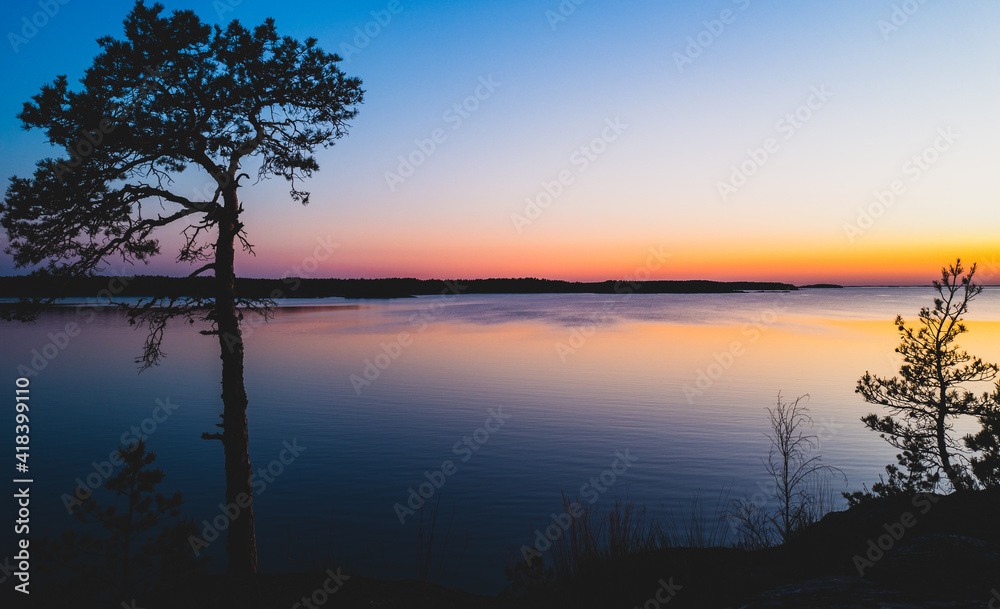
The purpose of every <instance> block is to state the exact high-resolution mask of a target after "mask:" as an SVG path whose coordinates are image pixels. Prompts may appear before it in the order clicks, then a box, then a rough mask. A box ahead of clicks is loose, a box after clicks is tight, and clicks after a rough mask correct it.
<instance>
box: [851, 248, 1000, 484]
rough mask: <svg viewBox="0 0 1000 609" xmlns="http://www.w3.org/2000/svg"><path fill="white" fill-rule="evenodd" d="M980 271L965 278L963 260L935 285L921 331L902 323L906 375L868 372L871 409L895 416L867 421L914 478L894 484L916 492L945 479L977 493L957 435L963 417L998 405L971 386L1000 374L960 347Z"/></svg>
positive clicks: (865, 382) (864, 380)
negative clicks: (877, 407) (955, 430)
mask: <svg viewBox="0 0 1000 609" xmlns="http://www.w3.org/2000/svg"><path fill="white" fill-rule="evenodd" d="M975 272H976V266H975V265H972V267H971V268H970V269H969V272H968V274H963V273H964V269H963V268H962V263H961V260H956V262H955V264H954V265H951V266H949V267H946V268H944V269H942V270H941V281H934V282H933V286H934V289H935V290H936V291H937V293H938V296H937V297H936V298H934V307H933V308H927V307H924V308H922V309H920V314H919V316H918V323H917V324H916V326H909V325H907V324H906V323H905V322H904V321H903V318H902V317H901V316H897V317H896V320H895V324H896V327H897V328H898V330H899V334H900V338H901V342H900V345H899V346H898V347H897V348H896V352H897V353H899V354H900V355H902V357H903V364H902V366H901V367H900V369H899V376H898V377H893V378H890V379H883V378H880V377H877V376H874V375H872V374H871V373H868V372H866V373H865V375H864V376H863V377H861V379H860V380H859V381H858V385H857V389H856V392H857V393H859V394H861V396H862V397H863V398H864V399H865V401H866V402H868V403H871V404H879V405H881V406H885V407H886V408H888V410H889V414H888V415H885V416H881V417H880V416H878V415H876V414H868V415H867V416H865V417H863V418H862V419H861V420H862V421H863V422H864V424H865V425H866V426H867V427H868V428H869V429H871V430H873V431H875V432H877V433H878V434H879V436H881V437H882V438H883V439H885V440H886V441H887V442H889V444H891V445H892V446H894V447H895V448H897V449H899V450H900V451H902V452H901V453H900V454H899V455H897V460H898V461H899V463H900V466H901V467H903V469H905V470H907V473H906V474H904V473H903V472H901V471H900V470H898V468H895V467H894V466H890V467H889V468H887V471H889V474H890V484H891V483H892V482H893V481H894V480H895V481H896V483H897V484H899V483H905V484H909V485H910V486H911V487H913V488H920V489H925V488H927V487H928V486H930V487H931V488H933V487H935V486H936V485H937V482H938V480H939V477H940V476H941V475H943V476H945V477H946V478H947V480H948V481H949V482H950V484H951V486H952V487H953V488H954V489H955V490H956V491H963V490H967V489H970V488H972V487H973V486H974V482H973V481H972V479H971V477H970V475H969V472H968V467H967V463H966V461H967V459H966V458H965V456H964V454H963V453H962V446H961V444H960V443H959V442H958V441H957V440H956V438H954V437H953V435H952V433H951V432H952V429H953V425H954V421H955V419H956V418H958V417H960V416H980V415H981V414H982V413H984V412H986V410H987V409H988V408H989V407H990V405H991V404H992V403H993V401H994V399H995V396H991V395H989V394H987V393H983V394H975V393H973V392H971V391H968V390H966V389H965V388H964V385H965V384H966V383H974V382H981V381H992V380H993V379H994V378H995V377H996V376H997V373H998V371H1000V369H998V367H997V365H996V364H992V363H987V362H984V361H983V360H982V359H980V358H978V357H973V356H971V355H969V354H968V353H966V352H965V351H962V350H960V349H959V347H958V345H957V344H955V341H956V339H957V338H958V336H959V335H961V334H963V333H965V332H966V331H967V329H966V327H965V324H964V323H963V322H962V318H963V316H964V315H965V314H966V313H967V312H968V310H969V303H970V302H971V301H972V300H973V299H974V298H975V297H976V296H977V295H978V294H979V293H980V292H981V291H982V287H980V286H978V285H976V284H975V283H973V276H974V275H975ZM892 470H895V472H894V471H892ZM894 476H895V477H894Z"/></svg>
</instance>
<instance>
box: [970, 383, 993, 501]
mask: <svg viewBox="0 0 1000 609" xmlns="http://www.w3.org/2000/svg"><path fill="white" fill-rule="evenodd" d="M997 392H998V393H1000V387H998V388H997ZM979 422H980V424H981V425H982V427H981V428H980V430H979V431H978V432H977V433H975V434H969V435H967V436H965V438H963V440H964V441H965V445H966V447H968V448H969V450H973V451H976V452H977V455H976V456H973V457H972V458H971V459H970V467H971V469H972V473H973V475H975V476H976V479H977V480H979V483H980V484H982V485H983V486H984V487H986V488H997V487H1000V407H998V406H997V405H996V404H994V405H993V406H992V407H991V408H987V409H985V410H984V411H983V412H982V413H981V414H980V415H979Z"/></svg>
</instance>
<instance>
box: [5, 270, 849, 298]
mask: <svg viewBox="0 0 1000 609" xmlns="http://www.w3.org/2000/svg"><path fill="white" fill-rule="evenodd" d="M840 287H842V286H838V285H834V284H813V285H807V286H801V288H800V287H799V286H795V285H793V284H791V283H781V282H774V281H708V280H675V281H666V280H657V281H624V280H622V281H611V280H608V281H597V282H579V281H561V280H554V279H536V278H520V279H514V278H510V279H468V280H467V279H457V280H442V279H413V278H391V279H301V278H297V277H292V278H286V279H251V278H240V279H237V280H236V291H237V294H238V295H239V296H240V297H242V298H330V297H340V298H411V297H415V296H431V295H441V294H738V293H743V292H791V291H795V290H799V289H806V288H810V289H813V288H840ZM214 290H215V288H214V279H213V278H212V277H195V278H190V277H164V276H155V275H137V276H134V277H117V276H112V277H105V276H94V277H80V278H71V279H55V278H51V277H39V276H31V275H26V276H13V277H0V296H3V297H8V298H18V297H25V298H80V297H108V296H109V295H112V296H115V297H123V298H127V297H182V296H199V297H206V298H210V297H211V296H212V295H213V294H214Z"/></svg>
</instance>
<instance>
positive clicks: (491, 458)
mask: <svg viewBox="0 0 1000 609" xmlns="http://www.w3.org/2000/svg"><path fill="white" fill-rule="evenodd" d="M932 296H933V291H932V290H930V289H924V288H849V289H843V290H805V291H800V292H793V293H754V294H722V295H631V296H629V295H586V294H578V295H483V296H479V295H458V296H455V295H449V296H435V297H421V298H416V299H403V300H395V301H345V300H342V299H324V300H310V301H295V300H292V301H286V302H283V303H281V304H282V306H281V307H280V308H279V309H278V310H277V311H276V315H275V318H274V319H273V320H272V321H270V322H269V323H267V324H252V325H250V326H248V328H247V330H246V333H247V336H246V353H247V354H246V386H247V392H248V394H249V398H250V406H249V411H248V416H249V427H250V449H251V458H252V461H253V464H254V467H255V469H256V470H257V471H259V472H263V471H266V470H267V469H268V467H269V466H270V471H271V475H272V477H271V481H270V482H267V484H266V488H264V489H263V492H260V493H259V494H258V495H257V497H256V499H255V502H256V503H255V512H256V518H257V535H258V544H259V550H260V565H261V569H262V570H265V571H270V572H279V571H292V570H304V569H318V568H320V567H321V566H323V565H329V566H343V567H344V571H345V572H346V573H351V572H363V573H368V574H372V575H375V576H382V577H386V576H388V577H400V578H405V577H414V576H415V575H416V558H415V557H416V550H417V546H418V532H419V531H420V529H421V524H420V522H419V520H420V518H419V516H418V515H406V514H405V513H404V514H403V516H404V522H403V523H402V524H401V523H400V520H399V518H398V514H397V511H396V509H394V506H395V505H396V504H397V503H398V504H401V505H405V504H406V502H407V498H408V490H409V489H410V488H414V489H418V487H419V486H420V485H421V484H422V483H424V482H427V481H428V478H427V477H426V475H427V473H429V474H430V476H431V477H432V478H435V479H436V480H437V481H438V482H439V483H440V481H441V480H442V478H443V480H444V483H443V485H442V486H441V488H440V489H438V490H435V496H434V497H432V498H431V499H430V501H429V502H428V503H429V504H431V505H433V504H435V503H436V502H437V501H438V499H440V507H439V509H438V522H437V524H436V533H435V540H434V544H433V545H434V546H435V548H434V550H435V555H437V553H438V551H444V552H445V554H446V556H447V559H446V560H445V562H444V563H443V564H439V563H438V562H437V560H435V562H434V568H433V569H432V571H431V574H432V575H433V576H435V579H438V580H439V581H442V582H444V583H446V584H450V585H455V586H459V587H463V588H466V589H468V590H472V591H478V592H487V593H495V592H497V591H498V590H499V589H500V588H501V587H502V585H503V584H504V582H505V577H504V574H503V567H504V566H506V565H509V564H510V563H511V561H512V557H513V556H514V555H516V554H517V549H518V548H519V547H520V546H521V545H522V544H529V545H530V544H531V543H532V542H533V538H534V533H533V530H534V529H535V528H538V527H542V526H544V525H546V524H548V518H549V515H550V514H551V513H553V512H558V511H561V508H562V498H561V495H562V493H566V495H567V496H570V497H572V496H579V497H580V498H581V500H587V499H589V498H590V497H593V496H595V495H596V496H599V502H600V504H601V505H604V504H605V503H606V502H608V501H610V500H612V499H613V498H614V497H615V496H624V495H626V494H627V496H628V498H629V499H631V500H633V501H635V502H637V503H640V504H644V505H646V506H647V507H648V508H649V510H650V511H651V512H655V513H670V514H674V515H675V516H677V517H679V518H684V517H686V515H687V514H688V513H689V512H690V507H691V502H692V499H693V498H694V497H695V496H696V495H697V494H699V493H701V494H702V495H703V497H704V500H705V503H706V504H708V507H709V508H713V507H714V503H715V500H716V498H717V497H718V496H719V494H720V493H722V491H723V489H726V488H729V489H730V494H731V496H732V497H736V496H739V495H742V494H744V493H746V494H751V493H754V492H756V491H757V490H758V488H759V487H758V486H757V485H758V483H762V482H765V481H766V477H765V472H764V469H763V466H762V465H761V462H760V458H761V457H763V456H766V454H767V449H768V440H767V438H766V437H765V435H764V434H765V432H766V431H768V426H767V413H766V411H765V407H767V406H769V405H773V404H774V402H775V400H776V398H777V395H778V393H779V391H780V392H781V393H782V395H783V396H784V397H785V398H795V397H797V396H800V395H804V394H809V396H810V397H809V402H808V404H809V406H810V408H811V410H812V413H813V416H814V419H815V420H816V428H815V431H816V432H817V433H819V434H820V435H821V437H822V441H821V446H820V451H821V452H822V454H823V458H824V462H825V463H828V464H830V465H835V466H837V467H839V468H841V469H842V470H843V471H844V472H845V473H846V475H847V476H848V485H847V486H846V487H844V486H842V485H840V484H837V485H835V487H834V489H835V490H836V491H839V490H842V489H844V488H850V489H852V490H854V489H859V488H860V487H861V484H862V483H868V484H870V483H871V482H872V481H873V480H876V479H877V476H878V474H879V473H880V472H881V471H882V468H883V466H884V465H885V464H886V463H889V462H891V461H892V455H893V451H892V450H891V449H890V448H889V447H888V445H886V444H885V443H884V442H883V441H881V440H880V439H879V438H878V437H877V436H876V435H875V434H873V433H871V432H870V431H868V430H866V429H865V428H864V427H863V425H862V424H861V422H860V421H859V417H860V416H862V415H863V414H865V413H867V412H870V411H871V410H872V409H871V407H869V406H868V405H866V404H864V403H863V402H862V401H861V400H860V398H859V397H858V396H857V395H855V394H854V387H855V384H856V383H857V379H858V378H859V377H860V376H861V375H862V374H863V373H864V372H865V371H866V370H867V371H871V372H873V373H877V374H881V375H890V374H892V373H893V372H894V371H895V370H896V369H897V368H898V362H899V360H898V356H896V354H895V353H893V348H894V347H895V346H896V344H898V337H897V334H896V331H895V327H894V326H893V324H892V319H893V318H894V317H895V315H896V314H902V315H903V316H904V318H906V319H909V320H913V319H915V318H916V313H917V311H918V310H919V308H920V307H921V306H926V305H930V303H931V300H932ZM969 319H970V323H969V328H970V333H969V334H966V335H964V336H963V337H962V339H961V344H962V346H963V347H965V348H967V349H968V350H969V351H970V352H972V353H973V354H976V355H979V356H981V357H983V358H984V359H987V360H988V361H997V360H1000V341H997V340H996V339H997V338H998V334H1000V290H996V289H987V290H986V291H984V292H983V294H982V295H980V297H979V298H978V299H977V300H976V301H975V302H974V303H973V309H972V313H971V314H970V316H969ZM67 324H77V325H78V326H79V334H78V335H77V336H73V337H69V338H68V341H67V340H64V339H63V337H61V336H60V332H65V331H66V330H67ZM69 329H70V330H72V329H73V326H69ZM197 329H198V327H197V326H195V327H191V326H188V325H186V324H181V323H177V324H175V325H173V326H171V327H169V328H168V331H167V335H166V341H165V344H164V348H165V351H166V353H167V358H166V360H165V361H164V362H163V364H162V365H160V366H159V367H156V368H153V369H150V370H148V371H146V372H144V373H142V374H137V367H136V364H135V363H134V359H135V357H136V356H137V355H139V354H140V353H141V347H142V343H143V339H144V335H143V334H142V333H141V332H137V331H134V330H132V329H131V328H129V326H128V324H127V322H126V320H125V318H124V316H123V315H122V314H121V313H120V312H119V311H118V310H116V309H110V308H108V309H100V310H98V311H96V312H95V311H94V310H93V309H91V308H86V307H75V306H64V307H60V308H58V309H56V310H53V311H49V312H47V313H45V314H44V315H43V317H42V318H41V319H40V321H39V322H38V323H37V324H33V325H23V324H12V323H4V324H2V325H0V333H2V336H3V343H4V346H5V348H4V350H3V353H2V355H0V366H2V368H3V369H4V370H7V373H6V374H5V377H4V378H5V380H4V384H5V386H6V387H8V389H7V390H8V391H9V392H10V395H12V394H13V390H14V379H15V378H17V376H19V375H18V374H17V372H16V369H17V367H18V366H25V367H27V368H31V367H32V366H33V365H34V366H35V367H39V368H40V367H41V366H42V365H44V368H42V369H40V371H39V372H38V374H37V375H32V376H31V377H30V378H31V404H32V410H31V416H32V420H31V433H32V454H31V468H32V469H31V474H32V476H33V477H34V480H35V486H34V487H33V490H32V492H33V494H34V500H33V504H32V507H33V511H32V534H33V535H38V536H40V535H52V534H56V533H58V532H59V531H62V530H65V529H68V528H73V527H74V526H76V525H75V523H74V521H73V519H72V518H70V517H69V516H68V515H67V513H66V510H65V509H64V506H63V501H62V499H61V496H62V495H63V494H69V493H72V491H73V489H74V487H75V485H76V482H75V480H76V478H77V477H80V478H81V479H86V477H87V476H88V475H99V474H95V472H99V470H101V462H102V461H104V460H106V459H107V458H108V454H109V453H110V452H112V451H113V450H114V449H115V448H116V446H117V445H118V444H119V443H121V442H127V441H129V440H130V439H132V438H134V437H135V433H136V431H138V432H139V433H143V434H144V435H148V439H147V444H148V446H149V448H150V449H152V450H153V451H154V452H156V453H157V455H158V459H157V465H158V466H159V467H160V468H161V469H163V471H164V472H165V473H166V478H165V480H164V482H163V484H162V485H161V487H160V490H162V491H163V492H167V493H172V492H173V491H175V490H180V491H182V492H183V493H184V498H185V503H184V513H185V514H186V515H188V516H191V517H192V518H194V519H195V520H196V521H198V522H202V521H211V520H212V519H213V518H215V517H217V516H219V514H221V511H220V508H219V504H220V502H221V501H222V499H223V489H224V480H223V471H222V448H221V445H220V444H219V443H218V442H215V441H209V440H202V439H201V434H202V432H215V431H217V428H216V427H214V425H215V424H216V423H217V422H218V421H219V418H218V415H219V413H220V412H221V400H220V398H219V393H220V378H219V377H220V368H221V363H220V360H219V354H218V344H217V342H216V339H215V338H214V337H206V336H201V335H199V334H198V332H197V331H196V330H197ZM404 333H405V334H404ZM50 343H51V344H52V346H48V345H49V344H50ZM55 343H59V344H60V345H62V348H60V347H59V345H56V344H55ZM53 355H54V357H52V356H53ZM33 360H34V364H33ZM369 362H370V364H369ZM366 374H367V376H366ZM985 389H987V388H983V390H985ZM157 400H159V404H161V405H163V404H169V405H170V406H171V408H172V409H173V412H172V414H170V415H169V416H164V413H165V411H164V410H163V409H162V407H161V408H160V409H159V410H158V409H157V407H158V402H157ZM491 413H494V414H495V415H500V416H501V420H502V421H503V424H502V425H498V423H497V422H496V421H497V420H496V419H493V420H491V421H489V424H488V425H487V426H486V427H488V428H490V429H492V431H487V430H486V428H484V424H486V423H487V420H488V419H489V418H490V417H491ZM154 415H155V417H154ZM154 418H159V419H161V420H160V421H156V420H154ZM133 427H135V430H133ZM477 430H478V431H477ZM466 437H468V438H469V440H468V443H466V444H463V438H466ZM289 445H291V446H298V447H304V449H302V450H301V452H300V453H299V454H298V456H297V457H294V460H292V461H291V462H290V463H289V462H288V461H289V458H290V457H291V456H292V453H289V452H286V453H285V454H284V455H283V456H284V458H285V461H286V463H284V464H283V463H281V460H280V459H281V457H282V450H284V449H286V447H287V446H289ZM472 447H475V450H473V448H472ZM626 451H627V453H626ZM616 453H618V454H628V455H629V457H630V458H632V459H634V463H632V464H631V466H630V467H629V468H628V469H627V470H625V472H624V473H623V474H620V475H617V476H616V477H615V480H614V483H613V484H612V485H611V486H610V487H608V488H607V490H606V491H604V492H603V493H599V492H597V490H596V489H597V488H598V487H596V486H594V485H592V484H591V479H592V478H597V480H595V481H594V482H597V484H598V485H600V484H601V483H600V476H601V474H602V472H603V471H605V470H607V469H609V468H610V467H611V465H612V464H613V462H614V461H615V459H616ZM446 461H451V462H452V467H453V468H454V470H455V471H453V473H451V475H443V474H435V472H439V471H441V470H442V467H443V466H442V464H443V463H444V462H446ZM95 463H96V465H95ZM444 468H445V470H446V471H452V470H451V468H449V467H448V466H447V465H445V467H444ZM279 470H280V471H279ZM607 481H608V478H607V477H606V478H605V482H607ZM429 488H430V487H429V486H425V491H426V490H427V489H429ZM10 509H11V502H4V505H3V510H5V512H4V517H5V518H10V514H11V512H10ZM424 518H425V520H429V514H428V513H425V515H424ZM11 520H12V518H11ZM5 521H8V522H9V521H10V520H5ZM423 528H424V531H425V535H426V533H427V532H428V531H429V522H424V525H423ZM446 534H447V539H445V535H446ZM223 545H224V544H223V542H221V541H219V542H215V543H213V544H211V545H210V546H209V548H208V549H207V550H206V551H207V552H208V554H209V555H210V556H212V557H213V563H214V564H213V568H215V569H222V568H223V567H224V564H225V556H224V551H223ZM5 546H6V547H8V548H9V547H11V546H10V544H9V543H6V544H5Z"/></svg>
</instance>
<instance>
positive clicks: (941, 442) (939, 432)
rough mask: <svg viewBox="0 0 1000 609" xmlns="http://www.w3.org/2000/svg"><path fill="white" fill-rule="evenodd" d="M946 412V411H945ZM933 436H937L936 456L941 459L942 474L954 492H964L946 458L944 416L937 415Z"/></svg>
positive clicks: (960, 481) (955, 472) (949, 460)
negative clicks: (945, 476)
mask: <svg viewBox="0 0 1000 609" xmlns="http://www.w3.org/2000/svg"><path fill="white" fill-rule="evenodd" d="M945 412H946V411H945ZM935 423H936V429H935V435H936V436H937V448H938V456H940V457H941V468H942V469H944V473H945V474H946V475H947V476H948V480H949V481H950V482H951V485H952V486H953V487H955V491H956V492H957V491H964V490H965V485H964V484H962V478H961V476H959V475H958V472H957V471H955V468H954V467H952V465H951V459H950V458H949V457H948V444H947V443H946V442H945V425H944V424H945V414H944V412H942V414H939V415H938V417H937V421H935Z"/></svg>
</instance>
